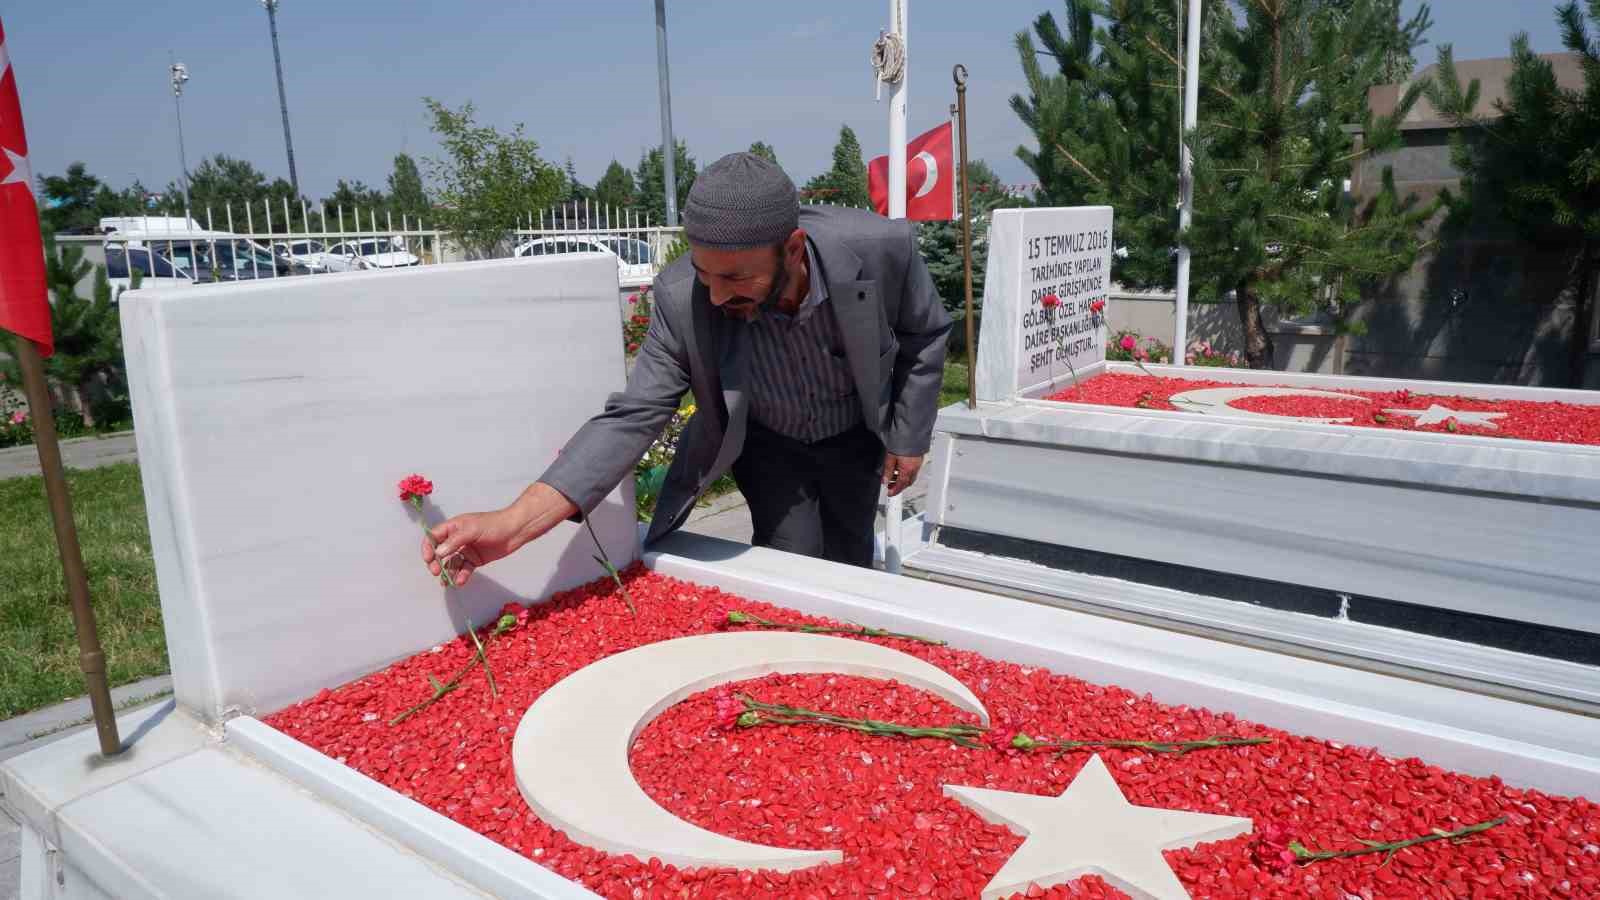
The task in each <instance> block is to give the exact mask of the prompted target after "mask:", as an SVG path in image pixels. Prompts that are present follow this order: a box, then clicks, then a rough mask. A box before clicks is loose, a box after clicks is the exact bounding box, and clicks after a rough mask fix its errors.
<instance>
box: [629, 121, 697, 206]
mask: <svg viewBox="0 0 1600 900" xmlns="http://www.w3.org/2000/svg"><path fill="white" fill-rule="evenodd" d="M695 171H696V169H695V162H694V157H692V156H690V155H689V148H688V146H687V145H685V144H684V142H683V141H678V146H677V147H676V148H675V150H674V152H673V154H672V177H673V179H674V180H675V181H676V182H677V186H678V191H677V193H678V209H679V210H682V209H683V204H684V203H685V202H687V201H688V199H689V188H690V186H691V185H693V184H694V176H695ZM635 180H636V182H637V184H638V189H639V193H638V199H637V200H636V202H635V204H634V206H635V208H636V209H638V210H639V211H640V212H641V213H643V214H645V215H647V216H648V217H649V220H650V224H652V225H665V224H666V222H667V173H666V167H665V166H664V164H663V162H662V158H661V148H660V147H652V148H650V150H649V151H648V152H647V153H645V154H644V156H643V157H641V158H640V159H639V170H638V172H637V174H636V175H635Z"/></svg>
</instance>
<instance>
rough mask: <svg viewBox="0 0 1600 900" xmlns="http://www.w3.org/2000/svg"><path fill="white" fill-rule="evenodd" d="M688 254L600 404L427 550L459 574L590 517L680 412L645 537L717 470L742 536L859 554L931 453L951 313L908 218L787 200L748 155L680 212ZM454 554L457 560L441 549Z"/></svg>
mask: <svg viewBox="0 0 1600 900" xmlns="http://www.w3.org/2000/svg"><path fill="white" fill-rule="evenodd" d="M683 222H684V225H683V229H684V236H685V237H686V238H687V240H688V243H689V253H687V254H685V255H684V256H683V257H680V258H679V259H678V260H676V261H675V262H673V264H672V265H669V266H668V267H667V268H666V269H665V270H664V271H662V273H661V274H660V275H658V276H657V277H656V280H655V290H654V301H655V315H654V316H653V317H652V319H651V322H650V330H649V332H648V334H647V335H646V337H645V340H644V344H643V346H642V347H641V348H640V350H639V353H638V357H637V359H636V360H635V363H634V369H633V373H632V374H631V375H630V376H629V378H628V386H627V389H626V390H624V391H623V392H622V393H620V394H613V395H612V396H611V397H610V398H609V399H608V400H607V402H606V407H605V411H604V412H602V413H600V414H599V415H598V416H596V417H594V418H593V419H591V420H589V422H588V423H587V424H585V425H584V426H583V427H582V428H581V429H579V431H578V433H577V434H576V435H574V436H573V438H572V439H571V440H570V441H568V442H567V445H566V447H565V448H564V449H563V450H562V451H561V455H560V456H559V457H558V458H557V460H556V462H555V464H554V465H552V466H550V468H549V469H548V470H546V471H545V473H544V475H543V476H541V477H540V479H539V480H538V482H536V483H535V484H533V485H532V486H531V487H529V488H528V489H527V490H526V491H524V492H523V493H522V496H521V497H519V498H517V500H516V501H515V502H513V503H512V504H511V505H510V506H507V507H506V508H504V509H501V510H497V511H494V512H484V513H468V514H466V515H461V516H456V517H455V518H452V519H449V520H447V521H445V522H443V523H441V524H440V525H439V526H438V527H437V528H435V529H433V532H432V533H433V538H434V539H435V540H437V541H438V547H437V550H435V549H434V548H432V547H430V546H429V543H428V542H427V541H423V546H422V557H423V560H424V561H426V562H427V563H428V566H429V569H430V570H431V571H432V572H433V573H434V574H435V575H437V574H438V573H439V571H440V568H439V567H440V563H441V561H442V560H447V559H448V560H449V561H450V569H451V570H452V571H453V572H454V573H455V583H456V584H458V585H462V584H466V582H467V580H468V579H469V578H470V577H471V575H472V571H473V570H474V569H476V568H477V567H478V566H481V565H484V564H486V563H489V562H492V561H494V560H496V559H499V558H501V557H503V556H506V555H508V554H510V553H513V552H515V551H516V550H517V548H519V547H521V546H522V545H524V544H526V543H528V542H529V541H531V540H533V539H535V538H537V537H539V536H540V535H541V534H544V533H545V532H546V531H549V530H550V529H551V528H552V527H554V526H555V525H556V524H557V523H559V522H561V521H562V520H564V519H576V518H578V517H580V516H582V515H585V514H587V513H588V512H589V511H590V510H592V509H594V508H595V507H596V506H598V505H599V504H600V501H601V500H603V499H604V498H605V496H606V495H607V494H609V493H610V492H611V490H612V489H613V488H615V487H616V486H617V484H618V482H620V481H621V480H622V479H623V478H624V477H626V476H627V475H628V474H629V473H630V472H631V471H632V469H633V466H634V465H635V463H637V462H638V460H639V457H640V456H642V455H643V453H644V451H645V449H646V448H648V447H649V445H650V443H651V442H652V441H653V440H655V438H656V437H657V436H658V435H660V433H661V430H662V429H663V428H664V427H665V426H666V424H667V422H668V420H669V419H670V418H671V417H672V414H673V412H674V411H676V410H677V408H678V404H679V402H680V400H681V399H682V397H683V392H684V391H685V390H690V391H693V392H694V397H695V404H696V409H697V411H696V413H695V414H694V416H693V417H692V418H691V419H690V420H689V422H688V424H687V425H686V426H685V428H684V430H683V435H682V437H681V438H680V439H679V442H678V448H677V454H676V456H675V458H674V459H673V462H672V466H671V468H670V469H669V470H668V471H667V477H666V480H665V481H664V482H663V484H662V488H661V495H660V498H659V499H658V501H657V503H656V514H655V518H654V521H652V522H651V525H650V530H649V532H648V533H647V535H646V538H645V540H646V541H647V542H649V541H653V540H655V539H657V538H659V537H662V536H663V535H665V534H667V533H669V532H671V531H673V530H674V529H676V528H678V527H679V526H680V525H682V524H683V522H684V520H685V519H686V518H687V517H688V515H689V512H690V511H691V510H692V509H693V508H694V503H695V501H696V500H697V499H698V498H699V496H700V495H701V494H702V493H704V492H705V490H706V488H707V487H709V486H710V485H711V483H712V482H714V481H716V480H717V478H718V477H720V476H721V475H722V474H723V473H724V472H726V471H728V470H729V469H730V468H731V469H732V470H733V475H734V479H735V480H736V481H737V482H738V484H739V490H740V492H742V493H743V494H744V496H745V499H746V500H747V501H748V502H749V504H750V516H751V519H752V520H753V523H754V526H755V535H754V541H753V542H754V543H755V544H756V545H758V546H767V547H774V548H777V549H781V550H788V551H791V552H795V553H801V554H805V555H807V556H819V557H823V558H825V559H830V560H835V561H838V562H844V563H849V564H852V565H857V566H870V565H871V564H872V548H873V534H872V532H873V528H872V526H873V520H874V518H875V514H876V510H877V498H878V488H879V485H880V483H881V484H885V485H888V490H889V493H890V495H891V496H892V495H894V494H898V493H900V492H901V491H904V490H905V489H906V488H908V487H910V486H911V484H912V483H913V482H914V481H916V479H917V473H918V472H919V471H920V470H921V468H922V459H923V456H924V454H926V453H927V451H928V445H929V443H930V441H931V436H932V432H933V420H934V416H935V414H936V412H937V408H938V401H939V385H940V381H941V380H942V377H943V369H944V357H945V337H946V335H947V333H948V332H949V330H950V318H949V316H947V315H946V314H945V311H944V307H943V305H942V304H941V303H940V301H939V296H938V294H937V293H936V291H935V289H934V286H933V280H932V279H931V278H930V277H929V275H928V270H927V267H926V266H925V265H924V264H923V261H922V258H921V257H920V256H919V255H918V254H917V249H916V233H915V231H914V230H913V227H912V226H911V224H910V223H908V222H903V221H902V222H896V221H889V220H887V219H883V218H881V217H879V216H877V215H874V214H873V213H870V212H866V211H863V210H855V209H843V208H834V207H807V208H806V209H804V210H801V209H800V206H799V203H798V200H797V199H796V193H795V189H794V183H793V182H791V181H790V180H789V178H788V176H786V175H784V173H783V170H781V169H779V168H778V167H777V166H775V165H773V164H772V163H770V162H767V161H766V160H764V159H761V158H760V157H757V156H754V155H752V154H749V153H735V154H732V155H730V156H725V157H723V158H722V159H719V160H717V161H716V162H715V163H713V164H712V165H711V166H710V167H709V168H707V169H706V170H705V171H704V172H703V173H701V174H700V175H699V176H698V177H697V178H696V179H695V182H694V187H693V189H691V190H690V192H689V199H688V203H686V204H685V206H684V211H683ZM452 557H453V559H452Z"/></svg>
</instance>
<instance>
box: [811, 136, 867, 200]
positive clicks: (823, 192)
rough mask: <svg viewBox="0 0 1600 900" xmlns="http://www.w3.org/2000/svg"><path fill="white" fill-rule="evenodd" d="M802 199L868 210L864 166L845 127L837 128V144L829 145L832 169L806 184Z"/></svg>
mask: <svg viewBox="0 0 1600 900" xmlns="http://www.w3.org/2000/svg"><path fill="white" fill-rule="evenodd" d="M804 196H805V197H806V198H807V199H810V200H822V201H827V202H829V203H833V204H837V205H839V206H855V207H859V208H862V209H871V208H872V197H871V195H870V194H868V193H867V164H866V163H865V162H864V161H862V159H861V142H860V141H858V140H856V133H855V132H854V131H851V130H850V126H849V125H841V126H839V142H838V143H837V144H834V145H833V166H832V168H830V169H828V171H826V172H824V173H822V174H821V175H818V176H816V177H815V178H812V179H811V180H810V181H808V182H806V186H805V189H804Z"/></svg>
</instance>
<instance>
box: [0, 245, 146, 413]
mask: <svg viewBox="0 0 1600 900" xmlns="http://www.w3.org/2000/svg"><path fill="white" fill-rule="evenodd" d="M44 244H45V284H46V287H47V288H48V290H49V291H50V294H51V295H52V298H53V299H52V302H51V304H50V333H51V336H52V338H53V340H54V343H55V353H54V354H52V355H51V356H50V358H49V359H47V360H45V361H44V369H45V376H46V377H47V378H48V379H49V380H50V381H51V383H52V384H53V385H55V386H56V387H57V388H59V389H60V391H61V392H62V393H63V394H65V395H66V397H67V406H69V407H70V408H71V409H72V410H73V411H74V412H76V413H77V414H78V415H79V417H80V418H81V419H82V421H83V424H84V425H85V426H87V427H90V428H92V427H94V426H95V424H96V423H97V422H100V423H104V422H120V421H124V420H126V419H127V418H128V416H129V415H130V408H129V406H128V381H127V370H126V369H125V367H124V364H123V358H122V326H121V323H120V321H119V319H118V314H117V306H116V303H115V298H116V297H118V296H120V291H119V292H116V293H113V291H112V288H111V282H110V281H109V280H108V279H107V278H106V267H105V266H96V265H91V264H90V263H88V262H86V261H85V260H84V258H83V248H81V247H74V246H63V245H61V244H58V243H57V242H56V239H55V234H54V233H53V232H52V231H50V230H49V229H48V228H46V229H45V230H44ZM91 272H93V274H94V289H93V290H94V292H93V294H92V295H91V296H90V297H88V298H87V299H86V298H84V297H80V296H79V295H78V292H77V285H78V282H80V281H82V280H83V279H84V278H85V277H87V276H88V275H89V274H90V273H91ZM138 281H139V279H138V275H134V281H133V286H134V287H138ZM0 337H3V338H4V341H3V342H0V346H3V349H5V350H6V351H8V353H9V356H8V357H7V358H6V360H5V363H4V366H3V368H0V371H3V372H4V373H5V375H6V378H7V379H8V380H9V381H10V382H11V383H12V384H20V383H21V381H22V373H21V371H20V369H18V367H17V364H16V362H15V356H16V352H15V348H14V346H13V342H14V341H17V340H21V338H17V337H15V336H13V335H10V334H3V333H0ZM63 414H66V413H58V415H63Z"/></svg>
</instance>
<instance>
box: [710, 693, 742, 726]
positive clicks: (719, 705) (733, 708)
mask: <svg viewBox="0 0 1600 900" xmlns="http://www.w3.org/2000/svg"><path fill="white" fill-rule="evenodd" d="M711 703H712V706H713V708H714V709H715V710H716V722H715V723H714V724H715V725H716V727H717V728H719V729H721V730H723V731H732V730H733V728H734V727H735V726H736V725H738V724H739V717H740V716H741V715H743V714H744V704H743V703H740V702H739V698H737V697H735V696H733V692H732V691H730V690H728V689H727V688H723V689H722V690H719V691H717V692H716V694H715V695H713V696H712V698H711Z"/></svg>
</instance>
